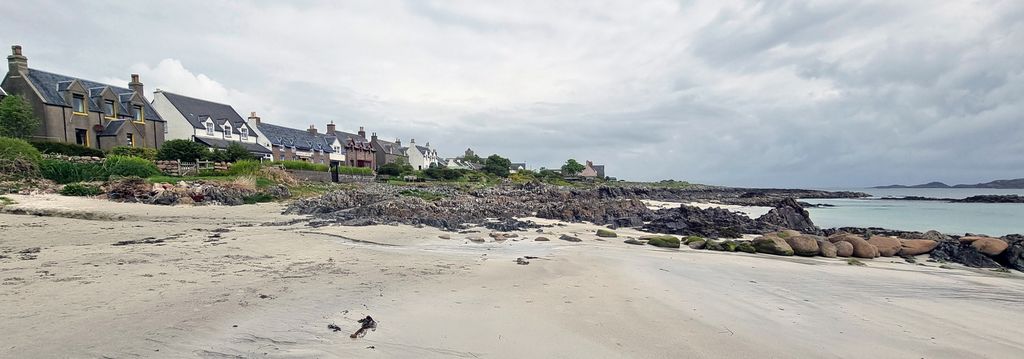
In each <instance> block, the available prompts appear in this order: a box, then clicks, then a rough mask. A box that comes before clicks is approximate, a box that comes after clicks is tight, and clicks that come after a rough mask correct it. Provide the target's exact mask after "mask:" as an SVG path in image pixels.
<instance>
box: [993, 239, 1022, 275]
mask: <svg viewBox="0 0 1024 359" xmlns="http://www.w3.org/2000/svg"><path fill="white" fill-rule="evenodd" d="M1003 238H1004V239H1006V242H1007V248H1006V250H1005V251H1003V253H1002V254H1000V255H999V257H998V258H996V260H997V261H998V262H999V263H1002V264H1003V265H1004V266H1006V267H1009V268H1013V269H1016V270H1019V271H1024V236H1022V235H1019V234H1011V235H1008V236H1006V237H1003Z"/></svg>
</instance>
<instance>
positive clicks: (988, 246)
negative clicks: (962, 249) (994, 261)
mask: <svg viewBox="0 0 1024 359" xmlns="http://www.w3.org/2000/svg"><path fill="white" fill-rule="evenodd" d="M964 238H968V237H964ZM960 240H961V241H963V238H961V239H960ZM968 243H970V244H971V246H972V247H974V249H977V250H978V252H981V253H984V254H986V255H989V256H998V255H1000V254H1002V253H1003V251H1005V250H1006V249H1007V248H1009V247H1010V244H1009V243H1006V241H1004V240H1002V239H999V238H992V237H979V238H973V239H972V240H971V241H969V242H968Z"/></svg>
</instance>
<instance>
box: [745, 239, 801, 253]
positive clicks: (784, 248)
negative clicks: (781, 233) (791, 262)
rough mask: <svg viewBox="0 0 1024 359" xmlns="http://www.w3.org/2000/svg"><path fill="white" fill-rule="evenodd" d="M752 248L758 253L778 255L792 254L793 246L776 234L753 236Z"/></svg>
mask: <svg viewBox="0 0 1024 359" xmlns="http://www.w3.org/2000/svg"><path fill="white" fill-rule="evenodd" d="M753 244H754V248H755V249H756V250H757V252H758V253H767V254H774V255H780V256H791V255H793V248H792V247H790V246H789V244H788V243H786V240H784V239H782V238H779V237H776V236H772V235H769V236H760V237H757V238H754V241H753Z"/></svg>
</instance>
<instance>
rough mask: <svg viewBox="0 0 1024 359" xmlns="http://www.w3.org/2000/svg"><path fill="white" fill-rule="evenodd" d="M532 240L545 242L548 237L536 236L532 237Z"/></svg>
mask: <svg viewBox="0 0 1024 359" xmlns="http://www.w3.org/2000/svg"><path fill="white" fill-rule="evenodd" d="M533 241H534V242H547V241H550V239H548V237H537V238H534V239H533Z"/></svg>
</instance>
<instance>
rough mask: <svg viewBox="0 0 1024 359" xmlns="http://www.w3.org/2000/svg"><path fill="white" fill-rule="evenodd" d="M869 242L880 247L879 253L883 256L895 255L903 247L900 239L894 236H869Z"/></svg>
mask: <svg viewBox="0 0 1024 359" xmlns="http://www.w3.org/2000/svg"><path fill="white" fill-rule="evenodd" d="M868 243H870V244H871V245H873V246H875V248H878V255H879V256H882V257H892V256H895V255H897V254H899V253H900V249H902V248H903V245H902V243H900V240H899V239H897V238H893V237H885V236H871V238H868Z"/></svg>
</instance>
